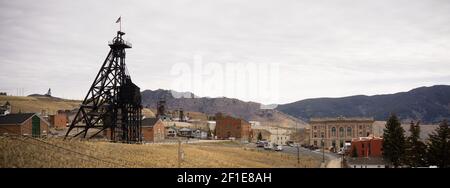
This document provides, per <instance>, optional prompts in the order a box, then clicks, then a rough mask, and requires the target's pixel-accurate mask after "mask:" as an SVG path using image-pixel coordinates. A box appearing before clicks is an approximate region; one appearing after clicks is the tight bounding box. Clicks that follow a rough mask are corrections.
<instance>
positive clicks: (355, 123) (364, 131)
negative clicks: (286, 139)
mask: <svg viewBox="0 0 450 188" xmlns="http://www.w3.org/2000/svg"><path fill="white" fill-rule="evenodd" d="M373 123H374V119H373V118H345V117H337V118H311V119H310V121H309V124H310V126H311V129H310V135H309V138H310V139H309V140H310V141H309V144H310V145H314V146H316V147H319V148H320V147H322V142H323V143H324V146H325V148H326V149H332V148H334V149H335V150H336V151H338V150H339V149H341V148H344V145H345V143H351V141H352V139H353V138H359V137H366V136H369V135H371V134H372V132H373V130H372V125H373Z"/></svg>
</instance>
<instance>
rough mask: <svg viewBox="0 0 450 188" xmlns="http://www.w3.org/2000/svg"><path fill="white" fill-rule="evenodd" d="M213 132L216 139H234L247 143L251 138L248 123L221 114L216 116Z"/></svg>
mask: <svg viewBox="0 0 450 188" xmlns="http://www.w3.org/2000/svg"><path fill="white" fill-rule="evenodd" d="M215 132H216V133H215V135H216V136H217V139H230V138H235V139H236V140H242V141H249V140H250V139H252V137H253V135H252V130H251V126H250V123H249V122H247V121H245V120H242V119H238V118H233V117H231V116H223V115H222V114H216V128H215Z"/></svg>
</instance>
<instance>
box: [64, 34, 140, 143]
mask: <svg viewBox="0 0 450 188" xmlns="http://www.w3.org/2000/svg"><path fill="white" fill-rule="evenodd" d="M123 35H125V33H124V32H121V31H118V32H117V36H116V37H115V38H114V39H113V40H112V41H110V42H109V44H108V45H109V47H110V48H111V50H110V51H109V53H108V56H107V57H106V59H105V61H104V62H103V65H102V67H101V68H100V71H99V72H98V74H97V76H96V78H95V80H94V82H93V83H92V85H91V87H90V89H89V91H88V93H87V95H86V97H85V98H84V101H83V103H82V104H81V106H80V108H79V110H78V112H77V114H76V115H75V117H74V119H73V121H72V123H71V124H70V127H69V130H68V131H67V133H66V136H65V138H66V137H68V136H71V137H82V138H92V137H94V136H96V135H98V134H99V133H103V134H105V136H107V137H108V138H109V139H111V140H112V141H118V142H126V143H135V142H141V141H142V136H141V132H142V131H141V119H142V112H141V110H142V105H141V93H140V88H139V87H138V86H136V85H135V84H133V82H132V81H131V78H130V75H128V72H127V70H126V65H125V49H126V48H131V44H130V43H129V42H127V41H125V40H123V39H122V36H123ZM74 128H77V129H74ZM71 132H73V133H71Z"/></svg>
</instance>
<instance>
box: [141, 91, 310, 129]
mask: <svg viewBox="0 0 450 188" xmlns="http://www.w3.org/2000/svg"><path fill="white" fill-rule="evenodd" d="M141 94H142V104H143V105H144V106H145V107H147V108H152V109H156V103H157V102H158V100H160V99H161V98H164V99H165V100H166V104H167V108H168V110H178V109H180V108H182V109H183V110H185V111H194V112H202V113H205V114H207V115H211V116H212V115H214V114H216V113H218V112H220V113H224V114H227V115H231V116H234V117H238V118H242V119H245V120H247V121H260V122H261V124H262V125H272V126H279V127H290V128H293V127H295V126H299V127H300V128H301V127H305V126H306V123H305V122H303V121H301V120H299V119H296V118H293V117H291V116H289V115H286V114H284V113H282V112H279V111H277V110H274V109H272V110H269V109H261V104H260V103H256V102H244V101H241V100H238V99H231V98H225V97H221V98H208V97H197V96H195V95H194V94H193V93H190V92H176V91H171V90H163V89H158V90H145V91H143V92H141ZM174 96H176V97H174Z"/></svg>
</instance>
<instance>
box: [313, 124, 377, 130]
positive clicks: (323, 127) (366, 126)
mask: <svg viewBox="0 0 450 188" xmlns="http://www.w3.org/2000/svg"><path fill="white" fill-rule="evenodd" d="M328 126H329V125H328ZM318 127H320V128H321V129H325V127H326V125H322V126H313V129H314V130H317V128H318ZM363 128H370V125H365V126H363V125H359V129H363Z"/></svg>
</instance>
